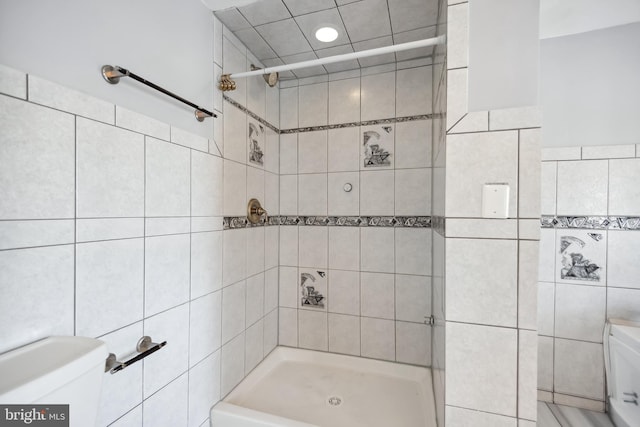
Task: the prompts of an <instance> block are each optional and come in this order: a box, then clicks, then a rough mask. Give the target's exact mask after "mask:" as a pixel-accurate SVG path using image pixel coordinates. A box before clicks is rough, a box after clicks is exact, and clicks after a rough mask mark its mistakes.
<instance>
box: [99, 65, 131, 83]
mask: <svg viewBox="0 0 640 427" xmlns="http://www.w3.org/2000/svg"><path fill="white" fill-rule="evenodd" d="M118 68H119V67H118ZM125 76H126V74H124V73H121V72H120V71H118V70H117V69H116V68H114V67H112V66H111V65H103V66H102V77H103V78H104V79H105V80H106V81H107V83H111V84H112V85H117V84H118V83H120V77H125Z"/></svg>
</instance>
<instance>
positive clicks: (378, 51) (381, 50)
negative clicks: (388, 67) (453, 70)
mask: <svg viewBox="0 0 640 427" xmlns="http://www.w3.org/2000/svg"><path fill="white" fill-rule="evenodd" d="M445 41H446V36H444V35H441V36H438V37H433V38H430V39H424V40H417V41H413V42H407V43H401V44H396V45H391V46H384V47H378V48H375V49H368V50H361V51H359V52H352V53H345V54H342V55H334V56H328V57H326V58H320V59H312V60H310V61H302V62H296V63H295V64H285V65H277V66H275V67H266V68H261V69H259V70H255V71H247V72H243V73H233V74H231V75H229V74H225V76H226V77H227V78H241V77H251V76H260V75H263V74H271V73H278V72H280V71H289V70H297V69H299V68H307V67H313V66H316V65H323V64H333V63H334V62H342V61H348V60H350V59H357V58H365V57H368V56H375V55H382V54H385V53H391V52H400V51H403V50H409V49H417V48H420V47H428V46H436V45H439V44H444V42H445Z"/></svg>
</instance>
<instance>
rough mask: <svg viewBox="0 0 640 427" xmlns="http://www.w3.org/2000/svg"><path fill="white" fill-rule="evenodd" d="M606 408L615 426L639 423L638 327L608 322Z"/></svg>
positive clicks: (639, 368)
mask: <svg viewBox="0 0 640 427" xmlns="http://www.w3.org/2000/svg"><path fill="white" fill-rule="evenodd" d="M606 338H608V347H609V363H608V366H607V379H608V381H607V382H608V385H609V412H610V416H611V419H612V420H613V422H614V423H615V425H616V426H617V427H635V426H639V425H640V327H638V326H631V325H620V324H612V325H611V328H610V330H609V334H608V337H606Z"/></svg>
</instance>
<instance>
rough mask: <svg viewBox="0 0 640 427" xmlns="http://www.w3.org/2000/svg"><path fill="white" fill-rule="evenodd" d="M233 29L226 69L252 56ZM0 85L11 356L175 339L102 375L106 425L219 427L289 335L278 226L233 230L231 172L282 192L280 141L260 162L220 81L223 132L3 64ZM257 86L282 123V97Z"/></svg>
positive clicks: (5, 334) (253, 103)
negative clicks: (94, 343) (36, 348)
mask: <svg viewBox="0 0 640 427" xmlns="http://www.w3.org/2000/svg"><path fill="white" fill-rule="evenodd" d="M231 37H232V36H229V38H227V37H223V28H222V26H221V25H220V24H219V22H216V26H215V41H216V50H215V62H216V64H217V66H218V71H219V70H220V67H221V66H222V65H223V60H222V58H223V55H222V49H223V45H224V50H225V55H224V56H225V58H229V59H228V60H229V62H231V65H230V66H229V67H236V66H237V67H238V68H240V69H246V68H247V65H246V63H247V62H249V61H250V59H247V55H246V53H245V52H244V51H243V50H242V49H243V48H242V46H241V44H238V42H237V40H235V39H233V40H232V41H231V40H230V38H231ZM232 43H233V44H234V46H232ZM240 58H241V59H242V62H241V63H233V61H234V60H240ZM226 62H227V59H225V63H226ZM235 70H237V69H234V71H235ZM263 86H264V83H263ZM0 93H1V94H0V129H1V132H0V140H1V144H0V146H1V148H0V152H1V154H0V200H2V202H1V203H0V288H1V289H2V290H3V294H2V298H1V299H0V325H1V326H2V327H1V328H0V331H1V332H0V352H4V351H8V350H10V349H12V348H15V347H17V346H20V345H24V344H27V343H29V342H32V341H35V340H38V339H40V338H43V337H45V336H49V335H84V336H90V337H97V338H99V339H101V340H104V341H105V342H106V343H107V345H108V347H109V351H111V352H113V353H115V354H116V355H117V356H118V358H120V359H122V358H125V357H127V356H128V355H129V354H131V353H133V352H134V351H135V343H136V342H137V340H138V339H139V338H140V337H141V336H143V335H150V336H151V337H152V338H153V339H154V340H166V341H167V342H168V344H167V346H166V347H165V348H163V349H162V350H161V351H159V352H157V353H154V354H153V355H152V356H151V357H149V358H147V359H145V360H144V361H143V362H141V363H137V364H135V365H132V366H130V367H129V368H127V369H126V370H124V371H122V372H119V373H117V374H116V375H113V376H111V375H108V374H106V375H105V377H104V383H103V398H102V402H101V405H100V412H99V425H104V426H106V425H113V426H125V425H126V426H159V425H172V426H183V425H185V426H186V425H189V426H208V425H209V421H208V417H209V409H210V407H211V405H213V404H214V403H215V402H217V401H218V399H220V398H221V397H223V396H224V395H225V394H226V393H227V392H228V391H229V390H230V389H231V388H233V386H234V385H235V384H237V382H239V381H240V380H241V379H242V378H243V377H244V376H245V375H246V373H248V372H249V371H250V370H251V369H252V368H253V367H254V366H255V365H256V364H257V363H258V362H259V361H260V360H261V359H262V358H263V356H264V355H265V354H267V353H268V352H269V351H270V350H271V349H272V348H274V346H275V345H276V344H277V332H278V331H277V320H278V315H277V292H278V289H277V273H278V269H277V255H276V258H274V256H273V252H274V251H273V250H271V249H270V248H266V249H265V247H264V245H267V244H269V242H275V244H276V245H277V231H276V236H275V237H273V236H271V235H268V234H267V229H265V228H262V231H263V232H264V233H263V234H262V235H261V234H260V233H255V234H251V233H249V232H245V230H242V231H240V232H238V234H236V235H233V234H231V233H227V232H226V231H223V230H222V228H223V215H224V214H225V212H226V210H227V209H232V210H233V209H234V205H233V201H234V200H225V199H228V197H225V196H226V195H228V194H230V193H231V191H229V188H228V187H229V182H232V183H235V184H234V185H235V187H234V188H235V189H236V191H237V192H239V193H242V194H243V195H244V194H245V193H247V194H256V195H260V194H269V195H272V194H274V192H273V191H271V192H270V191H269V190H267V188H268V185H269V184H268V183H269V179H266V178H265V179H262V178H263V175H264V176H266V175H267V173H269V174H270V175H273V176H274V177H275V184H274V185H273V187H275V189H276V190H275V193H276V194H277V188H278V185H277V172H278V171H277V160H276V159H277V152H278V150H277V148H275V149H273V148H272V149H271V152H270V154H271V160H269V161H267V159H268V158H269V157H268V156H265V160H264V165H263V167H262V168H253V167H250V166H247V164H248V163H249V159H248V158H246V157H239V156H238V152H241V151H242V147H248V146H249V141H248V136H249V134H248V128H247V127H246V126H247V125H246V124H244V125H243V127H242V129H241V130H239V131H238V132H239V133H238V134H237V135H236V134H233V133H232V134H225V133H224V132H223V128H224V129H227V130H228V131H234V130H236V128H235V126H236V123H235V122H234V120H237V116H238V115H237V114H236V115H235V116H234V113H237V111H235V110H234V109H230V108H229V106H228V105H227V103H223V101H222V96H221V94H219V93H216V99H215V110H216V112H217V114H219V116H220V117H219V118H218V119H215V122H214V123H215V130H216V138H215V141H214V140H207V139H206V138H202V137H199V136H196V135H193V134H190V133H187V132H184V131H182V130H181V129H178V128H175V127H170V126H169V125H167V124H165V123H162V122H159V121H157V120H154V119H151V118H149V117H146V116H144V115H142V114H139V113H136V112H133V111H129V110H126V109H124V108H121V107H119V106H114V105H113V104H109V103H107V102H104V101H102V100H99V99H96V98H92V97H89V96H86V95H84V94H82V93H79V92H76V91H74V90H71V89H68V88H65V87H61V86H59V85H57V84H54V83H51V82H49V81H47V80H45V79H41V78H39V77H36V76H31V75H29V76H26V75H25V74H24V73H21V72H19V71H16V70H14V69H11V68H8V67H5V66H0ZM244 93H246V95H247V98H246V100H245V99H242V100H241V101H242V102H245V103H246V105H248V107H249V108H252V109H253V110H254V111H257V113H256V114H259V115H260V117H263V118H264V117H265V116H266V117H267V118H270V117H275V118H276V120H277V117H278V101H277V95H276V97H275V100H274V98H272V97H273V94H271V95H267V94H266V93H265V90H264V88H260V87H258V86H257V85H256V86H252V87H250V88H247V89H246V90H245V92H244ZM243 105H245V104H243ZM261 105H262V109H260V106H261ZM234 108H235V107H234ZM222 113H224V115H223V114H222ZM223 116H224V118H223ZM245 116H246V114H245ZM242 117H244V116H242ZM241 120H242V119H241ZM223 121H224V127H223ZM207 123H208V124H209V125H211V122H205V125H206V124H207ZM268 136H269V135H267V136H266V137H268ZM270 140H271V146H272V147H273V138H272V137H271V139H270ZM224 142H226V144H224ZM265 144H266V143H265ZM225 147H226V150H224V148H225ZM267 147H269V145H267ZM276 147H277V144H276ZM263 149H264V148H263ZM266 150H267V154H269V149H268V148H267V149H266ZM274 153H275V154H274ZM223 154H224V156H223ZM274 161H276V163H275V166H274V163H273V162H274ZM236 169H239V170H241V173H239V174H238V175H240V176H241V179H240V178H237V177H236V176H235V175H233V173H234V172H235V171H236ZM236 178H237V179H238V181H236ZM223 181H224V182H223ZM271 181H273V179H271ZM225 183H226V186H225ZM276 197H277V196H276ZM243 203H245V202H244V201H243ZM276 206H277V203H276ZM274 229H275V227H274ZM252 231H253V230H252ZM261 245H262V248H261ZM247 246H249V247H250V248H251V251H254V252H251V256H250V257H247V256H246V255H245V254H246V253H247ZM230 254H233V256H231V255H230ZM236 255H237V256H236Z"/></svg>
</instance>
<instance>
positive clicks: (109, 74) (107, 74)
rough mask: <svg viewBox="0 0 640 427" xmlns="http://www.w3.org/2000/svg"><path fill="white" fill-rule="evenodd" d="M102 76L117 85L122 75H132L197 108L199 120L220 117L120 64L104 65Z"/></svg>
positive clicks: (161, 91)
mask: <svg viewBox="0 0 640 427" xmlns="http://www.w3.org/2000/svg"><path fill="white" fill-rule="evenodd" d="M101 72H102V77H103V78H104V79H105V80H106V81H107V83H110V84H112V85H116V84H118V83H119V82H120V78H121V77H130V78H132V79H133V80H135V81H137V82H140V83H142V84H143V85H145V86H149V87H150V88H152V89H155V90H157V91H158V92H160V93H163V94H165V95H167V96H170V97H171V98H173V99H176V100H178V101H180V102H182V103H183V104H187V105H188V106H189V107H192V108H195V116H196V120H197V121H199V122H202V121H204V119H206V118H208V117H218V116H216V115H215V114H214V113H212V112H211V111H209V110H206V109H204V108H202V107H199V106H197V105H196V104H194V103H193V102H191V101H187V100H186V99H184V98H183V97H181V96H178V95H176V94H175V93H172V92H169V91H168V90H166V89H165V88H163V87H160V86H158V85H157V84H155V83H151V82H150V81H149V80H146V79H144V78H142V77H140V76H138V75H137V74H134V73H132V72H131V71H129V70H127V69H125V68H122V67H119V66H117V65H116V66H113V67H112V66H111V65H103V66H102V69H101Z"/></svg>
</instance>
